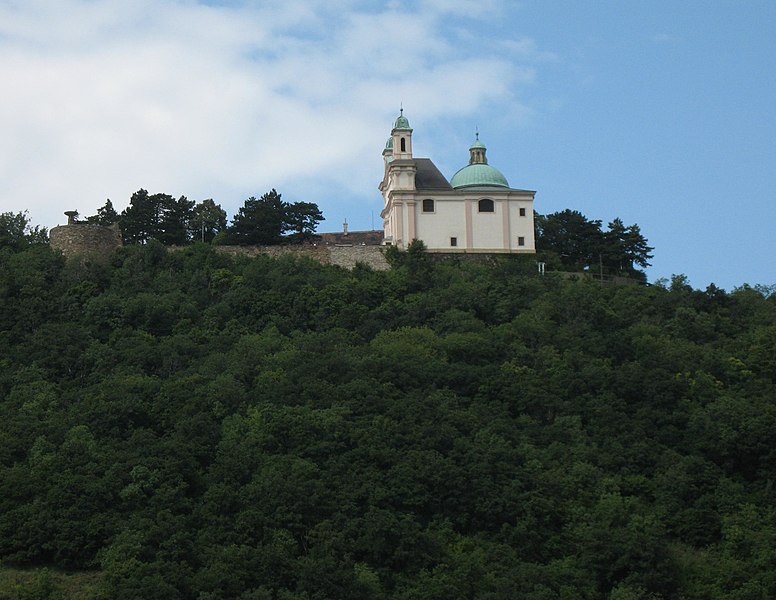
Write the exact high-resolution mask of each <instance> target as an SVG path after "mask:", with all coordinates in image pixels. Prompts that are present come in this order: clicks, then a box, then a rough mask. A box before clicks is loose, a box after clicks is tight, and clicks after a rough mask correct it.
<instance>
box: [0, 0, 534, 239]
mask: <svg viewBox="0 0 776 600" xmlns="http://www.w3.org/2000/svg"><path fill="white" fill-rule="evenodd" d="M504 10H506V8H505V5H504V3H502V2H496V1H493V2H448V1H443V0H426V1H421V2H414V3H404V2H393V3H390V2H389V3H387V4H382V3H379V4H378V3H373V2H358V1H350V2H337V3H328V2H323V1H320V2H319V1H313V0H296V1H284V2H256V3H251V2H208V3H205V2H194V1H185V0H179V1H164V2H159V1H148V0H134V1H133V2H131V3H128V2H125V1H123V0H104V1H99V0H98V1H94V0H26V1H24V2H13V1H12V2H0V79H2V81H3V82H4V86H3V87H4V92H3V93H2V94H0V132H1V135H0V210H1V211H14V212H15V211H17V210H25V209H27V210H29V213H30V217H31V220H32V222H33V223H39V224H42V225H45V226H49V227H50V226H53V225H55V224H57V223H61V222H63V220H64V217H63V216H62V212H63V211H64V210H68V209H74V208H77V209H78V210H80V211H81V213H82V214H84V215H86V214H92V213H93V212H94V211H95V210H96V208H97V207H98V206H101V205H102V204H103V203H104V202H105V199H106V198H111V200H112V201H113V203H114V205H115V206H116V207H117V208H118V209H121V208H123V207H125V206H126V204H127V203H128V200H129V197H130V195H131V194H132V192H133V191H135V190H137V189H139V188H140V187H144V188H146V189H149V190H150V191H152V192H165V193H170V194H173V195H176V196H177V195H187V196H188V197H189V198H190V199H194V200H202V199H204V198H207V197H213V198H214V199H215V200H216V201H217V202H219V203H221V204H222V205H223V206H224V208H226V209H227V211H228V212H229V213H230V215H231V214H233V213H234V212H235V211H236V208H237V207H238V206H240V205H241V204H242V201H243V200H244V199H245V198H246V197H247V196H249V195H258V194H261V193H263V192H264V191H266V190H268V189H269V188H271V187H276V188H277V189H278V190H280V191H283V190H284V189H285V188H286V187H287V186H291V187H292V188H293V186H294V185H297V186H298V185H299V182H307V184H308V188H307V191H306V193H307V194H308V196H307V197H305V198H290V199H292V200H297V199H299V200H301V199H304V200H311V201H316V202H318V203H319V204H320V205H321V206H322V207H323V208H324V212H326V210H327V208H330V207H334V206H335V205H336V202H337V196H338V195H339V194H341V195H342V196H343V197H351V198H352V197H355V196H359V195H360V196H368V197H370V198H371V199H373V200H374V199H375V198H379V195H378V194H377V192H376V190H375V186H376V182H377V180H378V179H379V177H380V176H381V174H382V173H381V167H380V164H379V151H380V148H381V146H382V143H383V142H384V140H385V138H386V137H387V135H388V132H389V129H390V125H391V122H392V119H393V118H394V117H395V114H396V113H397V111H398V107H399V104H400V102H403V103H404V106H406V107H408V113H409V115H410V116H411V117H412V118H413V119H423V120H424V121H428V122H431V121H433V120H435V119H444V118H451V117H455V116H461V115H472V114H474V113H476V112H477V111H478V109H480V108H481V107H482V106H484V105H494V104H495V105H502V106H503V109H502V110H503V111H517V112H519V111H520V110H521V106H520V104H519V102H518V100H517V99H518V92H519V89H520V86H522V85H525V84H527V83H530V81H531V80H532V79H533V77H534V70H533V67H532V65H533V64H535V63H536V62H539V61H541V60H545V59H546V56H544V57H543V56H541V53H539V52H538V50H537V49H536V47H535V44H534V43H533V42H532V40H530V39H524V38H517V39H515V40H511V41H508V42H507V43H504V42H503V40H502V41H498V42H496V41H492V42H491V41H488V39H487V38H486V37H483V36H481V35H479V34H478V32H477V30H476V27H475V25H476V23H478V22H479V23H483V22H485V21H486V20H488V19H494V18H499V16H500V15H501V14H502V13H503V11H504ZM473 24H474V25H473ZM410 107H411V108H410ZM293 182H296V184H294V183H293ZM297 189H298V188H297ZM327 225H328V224H327Z"/></svg>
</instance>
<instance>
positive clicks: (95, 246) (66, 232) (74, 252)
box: [49, 223, 122, 260]
mask: <svg viewBox="0 0 776 600" xmlns="http://www.w3.org/2000/svg"><path fill="white" fill-rule="evenodd" d="M49 243H50V244H51V247H52V248H54V249H56V250H61V251H62V254H64V255H65V256H67V257H68V258H69V257H73V256H80V257H83V258H90V259H92V260H95V259H103V260H107V259H108V258H109V257H110V255H111V254H113V252H114V251H115V250H116V249H117V248H120V247H121V246H122V242H121V232H120V231H119V228H118V224H116V225H112V226H110V227H104V226H102V225H91V224H87V223H73V224H71V225H59V226H57V227H54V228H52V229H51V231H49Z"/></svg>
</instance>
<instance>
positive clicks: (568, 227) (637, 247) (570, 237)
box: [536, 209, 654, 279]
mask: <svg viewBox="0 0 776 600" xmlns="http://www.w3.org/2000/svg"><path fill="white" fill-rule="evenodd" d="M652 250H654V248H652V247H651V246H649V245H648V243H647V239H646V238H645V237H644V236H643V235H642V234H641V229H640V228H639V226H638V225H636V224H633V225H628V226H626V225H625V224H624V223H623V222H622V220H621V219H619V218H615V219H614V220H613V221H611V222H610V223H609V224H608V228H607V230H606V231H603V230H602V229H601V221H600V220H592V221H591V220H589V219H587V217H585V216H584V215H583V214H582V213H580V212H579V211H576V210H569V209H566V210H563V211H560V212H556V213H552V214H549V215H539V214H537V215H536V251H537V253H539V255H540V257H543V258H544V259H545V260H547V261H549V262H550V263H551V265H552V266H553V267H556V268H559V269H562V270H579V271H583V270H588V271H594V272H596V273H598V272H603V273H606V274H607V275H626V276H631V277H632V276H636V277H637V278H642V279H643V278H644V274H643V272H641V271H640V270H639V269H638V268H637V267H642V268H646V267H648V266H650V263H649V260H650V259H651V258H652V254H651V252H652Z"/></svg>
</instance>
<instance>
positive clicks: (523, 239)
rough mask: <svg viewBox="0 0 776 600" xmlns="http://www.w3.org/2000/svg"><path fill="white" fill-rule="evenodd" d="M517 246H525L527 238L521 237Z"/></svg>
mask: <svg viewBox="0 0 776 600" xmlns="http://www.w3.org/2000/svg"><path fill="white" fill-rule="evenodd" d="M517 245H518V246H525V238H524V237H523V236H520V237H519V238H517Z"/></svg>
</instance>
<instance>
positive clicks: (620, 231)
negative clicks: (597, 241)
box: [602, 217, 654, 273]
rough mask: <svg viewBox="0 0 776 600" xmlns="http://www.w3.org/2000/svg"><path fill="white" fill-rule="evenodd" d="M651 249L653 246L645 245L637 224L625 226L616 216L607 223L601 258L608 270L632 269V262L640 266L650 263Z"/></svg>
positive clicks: (644, 239)
mask: <svg viewBox="0 0 776 600" xmlns="http://www.w3.org/2000/svg"><path fill="white" fill-rule="evenodd" d="M652 250H654V248H652V247H651V246H649V245H647V240H646V238H645V237H644V236H643V235H641V229H640V228H639V226H638V225H636V224H633V225H628V226H626V225H625V224H624V223H623V222H622V219H620V218H619V217H618V218H616V219H614V221H612V222H611V223H609V231H607V232H606V233H604V247H603V250H602V257H603V258H602V260H603V262H604V264H605V265H606V266H607V268H608V270H609V271H610V272H615V273H619V272H623V271H632V270H633V269H634V268H635V267H634V266H633V265H634V263H635V264H637V265H639V266H640V267H648V266H649V265H650V263H649V259H650V258H652V254H650V252H651V251H652Z"/></svg>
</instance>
